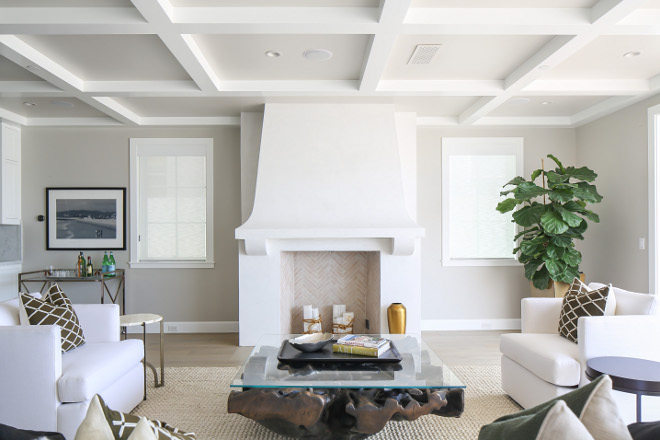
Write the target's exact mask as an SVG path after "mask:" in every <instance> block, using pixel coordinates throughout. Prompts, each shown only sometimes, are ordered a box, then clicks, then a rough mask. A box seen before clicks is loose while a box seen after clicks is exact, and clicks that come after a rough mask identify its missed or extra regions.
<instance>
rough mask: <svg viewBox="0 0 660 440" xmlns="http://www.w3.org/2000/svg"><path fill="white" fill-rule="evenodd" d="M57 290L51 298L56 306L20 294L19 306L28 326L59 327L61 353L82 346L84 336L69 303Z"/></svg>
mask: <svg viewBox="0 0 660 440" xmlns="http://www.w3.org/2000/svg"><path fill="white" fill-rule="evenodd" d="M57 290H58V292H55V294H54V295H53V296H52V298H53V300H54V301H56V302H57V304H55V303H51V302H49V301H47V300H42V299H37V298H34V297H32V296H29V295H25V294H23V293H21V294H20V295H19V298H20V305H21V306H22V307H23V308H24V309H25V312H26V314H27V317H28V320H29V321H30V325H57V326H59V327H60V331H61V335H62V336H61V339H62V352H67V351H69V350H72V349H74V348H76V347H78V346H80V345H82V344H84V343H85V335H84V333H83V330H82V328H81V327H80V322H79V321H78V316H77V315H76V312H75V311H74V310H73V306H72V305H71V301H69V299H68V298H66V295H64V293H63V292H61V291H60V290H59V288H58V289H57ZM49 295H50V292H49ZM46 296H47V297H48V295H46Z"/></svg>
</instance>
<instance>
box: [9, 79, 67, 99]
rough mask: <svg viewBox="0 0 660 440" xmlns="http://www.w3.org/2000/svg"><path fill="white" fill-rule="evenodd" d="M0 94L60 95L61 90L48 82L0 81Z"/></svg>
mask: <svg viewBox="0 0 660 440" xmlns="http://www.w3.org/2000/svg"><path fill="white" fill-rule="evenodd" d="M0 93H2V94H7V93H11V94H15V95H26V96H27V95H29V94H34V93H38V94H48V95H52V94H58V95H61V94H62V90H61V89H59V88H57V87H55V86H54V85H52V84H51V83H49V82H48V81H0Z"/></svg>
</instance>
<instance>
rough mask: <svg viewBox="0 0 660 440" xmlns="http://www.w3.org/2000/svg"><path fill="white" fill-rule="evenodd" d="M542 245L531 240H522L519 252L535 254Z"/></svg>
mask: <svg viewBox="0 0 660 440" xmlns="http://www.w3.org/2000/svg"><path fill="white" fill-rule="evenodd" d="M542 248H543V247H542V246H540V245H539V244H537V243H534V242H532V241H523V242H522V243H520V252H521V253H523V254H525V255H535V254H536V253H537V252H538V251H540V250H541V249H542Z"/></svg>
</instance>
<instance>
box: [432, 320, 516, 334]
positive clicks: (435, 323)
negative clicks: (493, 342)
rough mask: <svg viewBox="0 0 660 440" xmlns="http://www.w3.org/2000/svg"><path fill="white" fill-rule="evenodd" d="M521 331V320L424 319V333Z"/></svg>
mask: <svg viewBox="0 0 660 440" xmlns="http://www.w3.org/2000/svg"><path fill="white" fill-rule="evenodd" d="M444 330H520V319H424V320H422V331H444Z"/></svg>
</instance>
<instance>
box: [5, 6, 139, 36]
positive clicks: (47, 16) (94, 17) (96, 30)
mask: <svg viewBox="0 0 660 440" xmlns="http://www.w3.org/2000/svg"><path fill="white" fill-rule="evenodd" d="M0 29H2V33H3V34H26V35H30V34H38V35H44V34H45V35H49V34H68V35H80V34H123V33H133V34H142V33H148V32H150V31H149V26H148V23H147V22H145V21H144V19H143V18H142V16H141V15H140V14H139V13H138V12H137V11H136V10H135V8H129V7H110V8H106V7H100V8H85V7H76V8H67V7H63V8H49V7H29V8H23V7H18V8H2V7H0Z"/></svg>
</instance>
